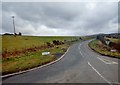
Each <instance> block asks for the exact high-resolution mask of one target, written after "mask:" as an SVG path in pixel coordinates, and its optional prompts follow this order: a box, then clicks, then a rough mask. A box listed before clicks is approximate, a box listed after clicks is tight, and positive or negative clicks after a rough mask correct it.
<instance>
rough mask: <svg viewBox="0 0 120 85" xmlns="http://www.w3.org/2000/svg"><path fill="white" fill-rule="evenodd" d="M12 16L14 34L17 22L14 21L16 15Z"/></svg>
mask: <svg viewBox="0 0 120 85" xmlns="http://www.w3.org/2000/svg"><path fill="white" fill-rule="evenodd" d="M12 18H13V29H14V35H15V22H14V18H15V16H12Z"/></svg>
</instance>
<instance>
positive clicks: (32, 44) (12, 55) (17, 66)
mask: <svg viewBox="0 0 120 85" xmlns="http://www.w3.org/2000/svg"><path fill="white" fill-rule="evenodd" d="M75 39H78V37H59V36H54V37H45V36H43V37H37V36H16V37H14V36H8V35H6V36H2V52H1V53H3V54H7V55H5V57H4V56H2V62H0V65H1V64H2V74H3V75H5V74H9V73H14V72H18V71H22V70H27V69H30V68H34V67H38V66H41V65H43V64H46V63H49V62H51V61H54V60H56V59H58V58H59V57H60V56H61V55H63V54H64V53H65V51H66V50H67V49H68V47H69V45H68V44H67V43H64V44H61V45H54V46H52V47H49V46H47V45H46V42H49V43H52V41H53V40H59V41H64V40H67V41H71V40H75ZM46 51H47V52H48V51H49V52H50V54H49V55H44V56H43V55H42V52H46Z"/></svg>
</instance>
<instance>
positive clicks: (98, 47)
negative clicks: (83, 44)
mask: <svg viewBox="0 0 120 85" xmlns="http://www.w3.org/2000/svg"><path fill="white" fill-rule="evenodd" d="M114 42H116V41H114ZM89 46H90V47H91V48H92V49H93V50H94V51H96V52H98V53H100V54H102V55H106V56H111V57H114V58H120V53H119V52H110V51H109V50H108V48H107V47H106V46H105V45H103V44H102V43H101V42H100V41H99V40H93V41H91V42H90V43H89Z"/></svg>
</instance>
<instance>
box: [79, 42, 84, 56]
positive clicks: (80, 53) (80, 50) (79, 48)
mask: <svg viewBox="0 0 120 85" xmlns="http://www.w3.org/2000/svg"><path fill="white" fill-rule="evenodd" d="M81 45H82V44H80V45H79V46H78V49H79V52H80V54H81V56H82V57H83V58H84V55H83V53H82V52H81V50H80V47H81Z"/></svg>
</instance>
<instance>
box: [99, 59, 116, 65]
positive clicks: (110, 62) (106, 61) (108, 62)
mask: <svg viewBox="0 0 120 85" xmlns="http://www.w3.org/2000/svg"><path fill="white" fill-rule="evenodd" d="M97 58H98V59H99V60H101V61H102V62H104V63H105V64H118V63H117V62H114V61H110V60H107V59H104V58H100V57H97Z"/></svg>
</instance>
